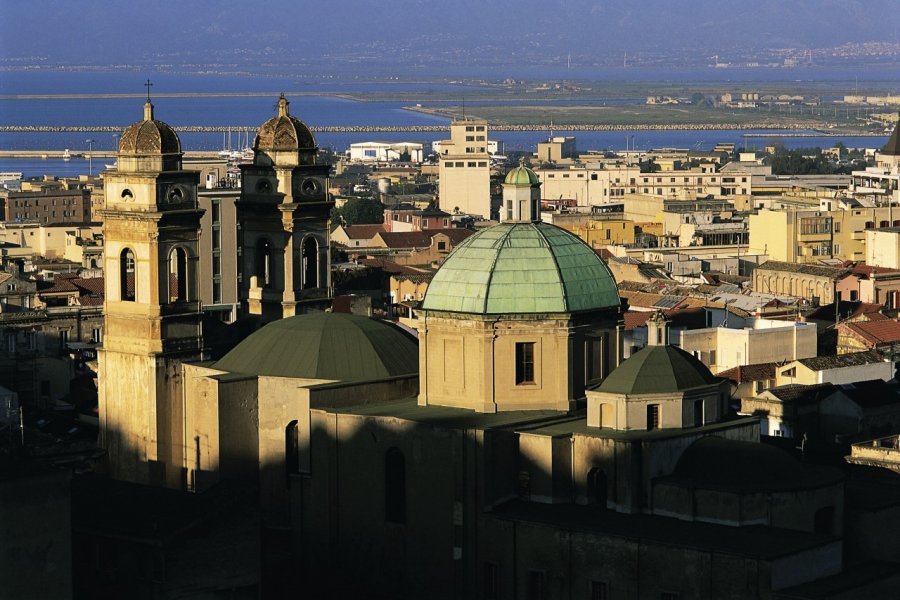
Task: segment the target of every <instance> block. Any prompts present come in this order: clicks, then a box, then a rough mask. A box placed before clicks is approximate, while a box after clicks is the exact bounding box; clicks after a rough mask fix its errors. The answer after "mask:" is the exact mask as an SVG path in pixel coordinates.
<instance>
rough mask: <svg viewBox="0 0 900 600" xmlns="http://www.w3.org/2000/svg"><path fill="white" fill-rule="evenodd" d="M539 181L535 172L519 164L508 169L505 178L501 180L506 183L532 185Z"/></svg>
mask: <svg viewBox="0 0 900 600" xmlns="http://www.w3.org/2000/svg"><path fill="white" fill-rule="evenodd" d="M540 182H541V180H540V179H539V178H538V176H537V173H535V172H534V171H532V170H531V169H529V168H528V167H526V166H525V165H519V166H518V167H516V168H515V169H512V170H510V171H509V173H507V174H506V179H504V180H503V183H504V184H507V185H534V184H536V183H540Z"/></svg>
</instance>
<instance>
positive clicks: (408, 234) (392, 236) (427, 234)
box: [376, 227, 475, 248]
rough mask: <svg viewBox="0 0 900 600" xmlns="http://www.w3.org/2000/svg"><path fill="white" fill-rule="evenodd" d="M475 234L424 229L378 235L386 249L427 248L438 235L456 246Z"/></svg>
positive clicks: (471, 232)
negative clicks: (446, 238)
mask: <svg viewBox="0 0 900 600" xmlns="http://www.w3.org/2000/svg"><path fill="white" fill-rule="evenodd" d="M473 233H475V232H474V231H472V230H471V229H462V228H459V227H452V228H449V229H424V230H422V231H384V232H381V233H378V234H376V235H378V236H379V237H380V238H381V239H382V241H383V242H384V244H385V246H387V247H388V248H428V247H429V246H431V240H432V238H434V236H436V235H438V234H444V235H446V236H447V237H448V238H449V239H450V243H451V244H453V245H456V244H458V243H459V242H461V241H463V240H464V239H466V238H467V237H469V236H470V235H472V234H473Z"/></svg>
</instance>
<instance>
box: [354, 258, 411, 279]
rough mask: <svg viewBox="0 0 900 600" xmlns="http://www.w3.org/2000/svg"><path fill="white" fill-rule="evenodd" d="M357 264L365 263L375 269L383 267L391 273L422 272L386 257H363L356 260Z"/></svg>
mask: <svg viewBox="0 0 900 600" xmlns="http://www.w3.org/2000/svg"><path fill="white" fill-rule="evenodd" d="M356 262H357V264H360V265H365V266H367V267H371V268H373V269H381V270H382V271H384V272H385V273H390V274H391V275H400V274H409V275H415V274H419V273H421V271H420V270H418V269H413V268H411V267H407V266H405V265H400V264H397V263H395V262H394V261H392V260H387V259H384V258H361V259H359V260H358V261H356Z"/></svg>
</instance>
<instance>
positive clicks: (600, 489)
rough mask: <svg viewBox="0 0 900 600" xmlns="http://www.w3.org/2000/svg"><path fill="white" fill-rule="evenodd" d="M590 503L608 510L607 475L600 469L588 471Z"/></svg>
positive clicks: (595, 468)
mask: <svg viewBox="0 0 900 600" xmlns="http://www.w3.org/2000/svg"><path fill="white" fill-rule="evenodd" d="M587 488H588V490H587V491H588V503H590V504H598V505H600V506H601V507H602V508H606V498H607V482H606V473H604V472H603V469H600V468H599V467H594V468H593V469H591V470H590V471H588V476H587Z"/></svg>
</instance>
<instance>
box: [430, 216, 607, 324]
mask: <svg viewBox="0 0 900 600" xmlns="http://www.w3.org/2000/svg"><path fill="white" fill-rule="evenodd" d="M620 304H621V302H620V300H619V293H618V290H617V289H616V281H615V279H614V278H613V276H612V273H610V272H609V269H608V268H607V267H606V265H605V264H603V261H602V260H600V257H599V256H597V253H596V252H594V251H593V250H591V248H590V247H588V245H587V244H585V243H584V242H583V241H581V239H579V238H578V237H577V236H575V235H574V234H572V233H569V232H568V231H566V230H565V229H561V228H559V227H557V226H555V225H549V224H547V223H541V222H534V223H501V224H500V225H494V226H493V227H489V228H487V229H484V230H482V231H480V232H478V233H476V234H475V235H473V236H471V237H469V238H467V239H466V240H465V241H463V242H462V243H461V244H459V245H458V246H457V247H456V248H455V249H454V250H453V252H451V253H450V255H449V256H448V257H447V259H446V260H445V261H444V264H443V265H442V266H441V268H440V269H438V272H437V273H436V274H435V275H434V278H433V279H432V280H431V283H430V284H429V285H428V291H427V292H425V300H424V301H423V302H422V308H423V309H425V310H442V311H451V312H461V313H472V314H491V315H494V314H522V313H563V312H579V311H587V310H596V309H603V308H610V307H619V306H620Z"/></svg>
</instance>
